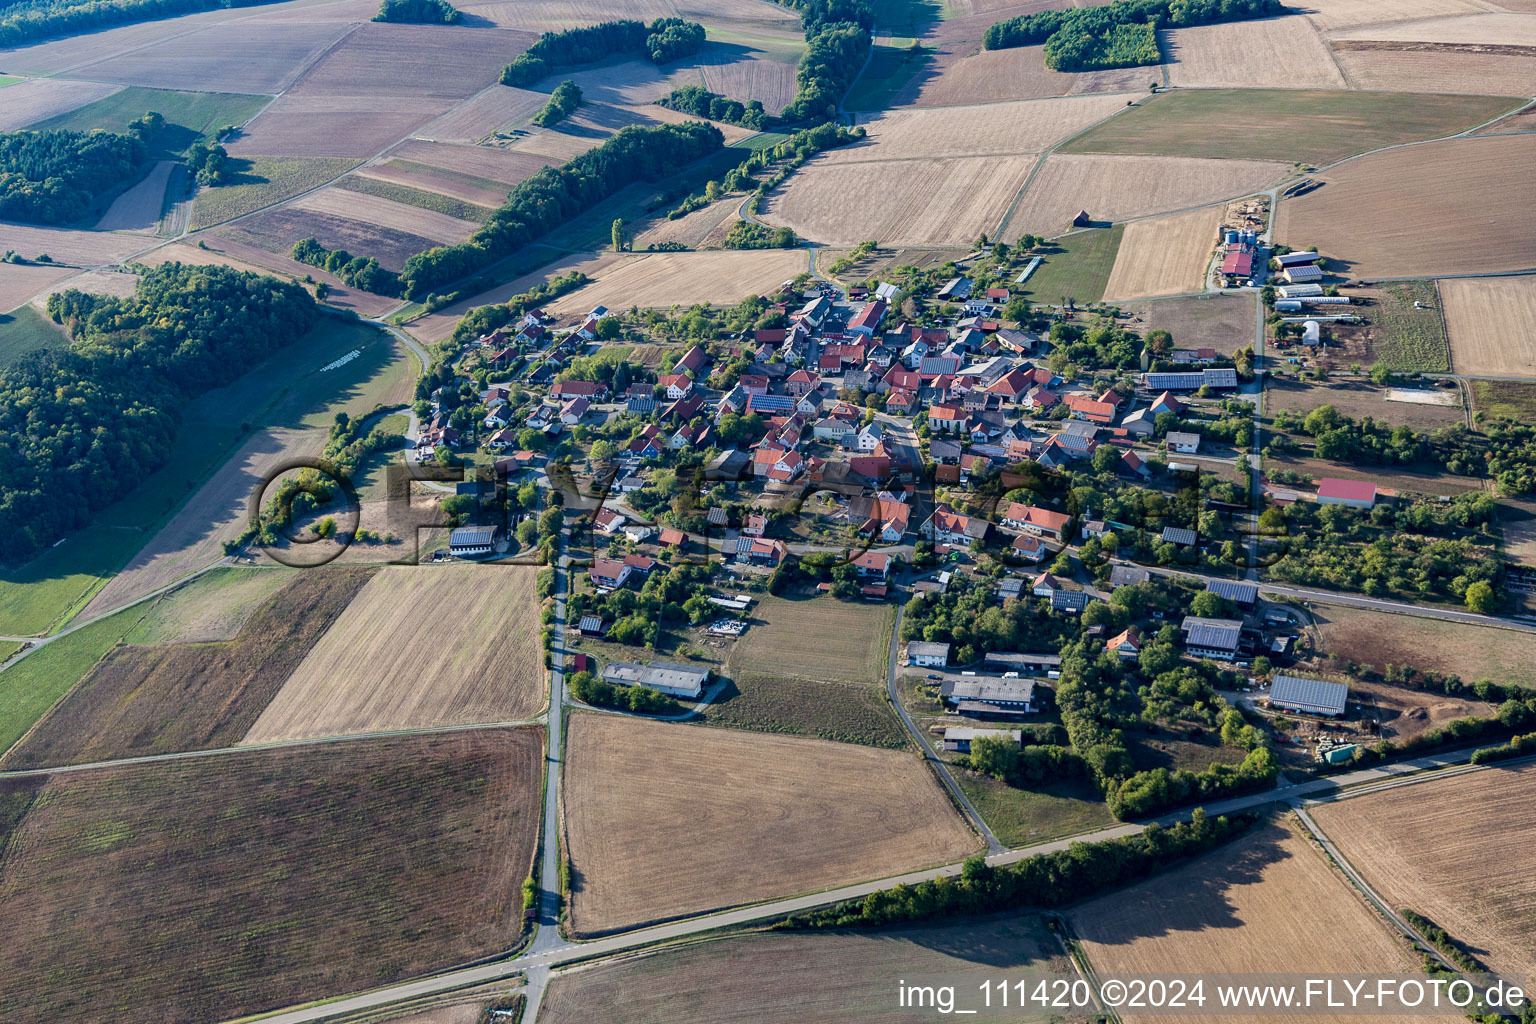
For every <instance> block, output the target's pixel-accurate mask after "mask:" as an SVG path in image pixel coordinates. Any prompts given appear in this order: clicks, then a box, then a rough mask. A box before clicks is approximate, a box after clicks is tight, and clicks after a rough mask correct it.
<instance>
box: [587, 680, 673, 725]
mask: <svg viewBox="0 0 1536 1024" xmlns="http://www.w3.org/2000/svg"><path fill="white" fill-rule="evenodd" d="M571 695H572V696H573V697H575V698H576V699H577V700H579V701H581V702H582V703H584V704H592V705H595V706H596V707H600V708H616V709H617V710H619V711H634V712H636V713H638V714H642V715H675V714H678V713H679V712H681V711H682V710H683V706H682V705H681V704H679V703H678V702H677V701H675V700H673V699H672V698H671V697H669V696H667V695H666V694H664V693H659V692H657V691H656V690H652V689H650V688H648V687H644V686H614V685H613V684H612V683H607V682H604V681H603V680H601V679H599V678H597V677H596V676H594V675H593V674H592V673H591V672H577V673H576V674H575V675H573V676H571Z"/></svg>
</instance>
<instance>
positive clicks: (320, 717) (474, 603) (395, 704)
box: [244, 565, 545, 743]
mask: <svg viewBox="0 0 1536 1024" xmlns="http://www.w3.org/2000/svg"><path fill="white" fill-rule="evenodd" d="M534 575H535V571H534V570H533V569H531V568H527V567H522V566H499V565H453V566H446V567H443V566H389V567H386V568H384V569H382V570H380V571H379V573H378V575H377V576H375V577H374V579H373V580H372V582H370V583H369V584H368V586H367V587H365V588H364V589H363V591H362V592H361V593H359V594H358V596H357V597H356V599H354V600H353V602H352V603H351V604H350V605H348V607H347V610H346V611H345V612H343V613H342V615H341V617H340V618H339V619H337V620H336V623H335V624H334V625H333V626H331V628H330V629H328V630H327V631H326V633H325V635H324V636H323V637H321V638H320V641H319V643H317V644H316V645H315V647H314V649H313V650H312V651H310V652H309V655H308V656H307V657H305V658H304V660H303V661H302V662H301V663H299V665H298V667H297V668H296V669H295V670H294V673H293V675H292V676H291V677H290V678H289V679H288V682H287V683H285V684H284V685H283V688H282V690H281V691H279V692H278V694H277V697H276V698H275V699H274V700H273V701H272V703H271V704H270V705H269V706H268V707H267V709H266V711H264V712H262V715H261V717H260V718H259V719H257V720H256V723H255V724H254V725H253V726H251V730H250V732H248V733H246V736H245V740H244V742H246V743H265V742H269V741H271V740H289V739H303V738H306V737H311V736H342V735H346V734H348V733H358V732H380V731H387V730H392V729H409V728H420V727H424V726H435V725H464V724H469V723H473V722H512V721H518V720H521V719H526V718H530V717H532V716H533V715H534V714H536V713H538V710H539V709H540V708H541V707H543V706H544V704H545V690H544V658H543V652H542V648H541V646H540V643H539V602H538V600H537V599H536V598H535V597H534V596H533V577H534ZM429 608H430V609H436V610H437V612H438V613H439V614H430V615H425V614H423V610H424V609H429Z"/></svg>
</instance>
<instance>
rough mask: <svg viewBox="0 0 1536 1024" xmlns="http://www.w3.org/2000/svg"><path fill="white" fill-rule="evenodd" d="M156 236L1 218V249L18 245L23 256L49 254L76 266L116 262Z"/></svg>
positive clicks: (57, 261) (56, 261) (147, 244)
mask: <svg viewBox="0 0 1536 1024" xmlns="http://www.w3.org/2000/svg"><path fill="white" fill-rule="evenodd" d="M154 244H155V243H154V239H150V238H143V237H140V236H137V235H121V234H116V233H112V232H104V231H74V230H71V229H70V228H45V227H38V226H35V225H32V224H14V223H11V222H9V221H0V252H4V251H6V250H7V249H15V250H16V253H17V255H19V256H21V257H22V258H23V259H29V260H31V259H36V258H37V257H38V256H40V255H43V254H47V255H48V256H51V257H53V261H54V262H55V263H68V264H72V265H74V266H77V267H95V266H102V265H104V264H108V263H116V262H117V261H118V260H120V259H122V258H123V257H124V256H129V255H132V254H133V253H136V252H138V251H140V250H141V249H146V248H148V247H149V246H151V245H154Z"/></svg>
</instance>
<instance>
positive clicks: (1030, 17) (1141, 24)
mask: <svg viewBox="0 0 1536 1024" xmlns="http://www.w3.org/2000/svg"><path fill="white" fill-rule="evenodd" d="M1285 10H1286V8H1285V6H1284V5H1283V4H1281V3H1280V0H1117V2H1115V3H1110V4H1103V5H1101V6H1098V7H1080V8H1075V9H1068V10H1064V11H1039V12H1037V13H1034V14H1024V15H1020V16H1019V17H1017V18H1011V19H1009V20H1008V21H1000V22H997V23H996V24H994V25H992V26H991V27H989V28H988V29H987V31H986V33H985V34H984V35H983V36H982V46H983V48H985V49H988V50H1002V49H1007V48H1008V47H1012V46H1034V45H1036V44H1039V43H1044V44H1045V64H1046V66H1047V67H1049V68H1052V69H1054V70H1056V71H1093V70H1097V69H1101V68H1125V67H1137V66H1139V65H1144V64H1157V63H1159V62H1160V61H1161V60H1162V55H1161V54H1160V53H1159V51H1158V46H1157V35H1156V30H1157V29H1160V28H1178V27H1181V26H1185V25H1208V24H1212V23H1214V22H1218V21H1243V20H1246V19H1249V18H1267V17H1271V16H1273V15H1276V14H1280V13H1283V12H1284V11H1285Z"/></svg>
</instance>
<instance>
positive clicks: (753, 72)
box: [699, 54, 795, 117]
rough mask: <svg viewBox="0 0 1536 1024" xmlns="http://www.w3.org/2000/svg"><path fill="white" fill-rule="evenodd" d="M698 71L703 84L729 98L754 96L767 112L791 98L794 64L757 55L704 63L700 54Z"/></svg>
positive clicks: (775, 111)
mask: <svg viewBox="0 0 1536 1024" xmlns="http://www.w3.org/2000/svg"><path fill="white" fill-rule="evenodd" d="M699 59H700V65H701V66H700V67H699V73H700V74H701V75H703V76H704V88H706V89H708V90H709V91H710V92H715V93H719V94H720V95H721V96H725V97H727V98H729V99H733V100H737V101H739V102H741V103H747V102H749V101H751V100H758V101H760V102H761V103H762V104H763V109H764V110H766V111H768V113H769V114H770V115H773V116H775V117H776V116H778V114H779V112H780V111H782V110H783V109H784V107H785V106H786V105H787V104H788V103H789V101H790V100H792V99H794V98H795V66H794V65H793V64H789V63H785V62H784V61H778V60H767V59H763V58H759V57H738V58H735V59H731V60H728V61H725V62H724V63H719V64H712V63H707V61H708V57H707V56H706V55H705V54H700V57H699Z"/></svg>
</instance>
